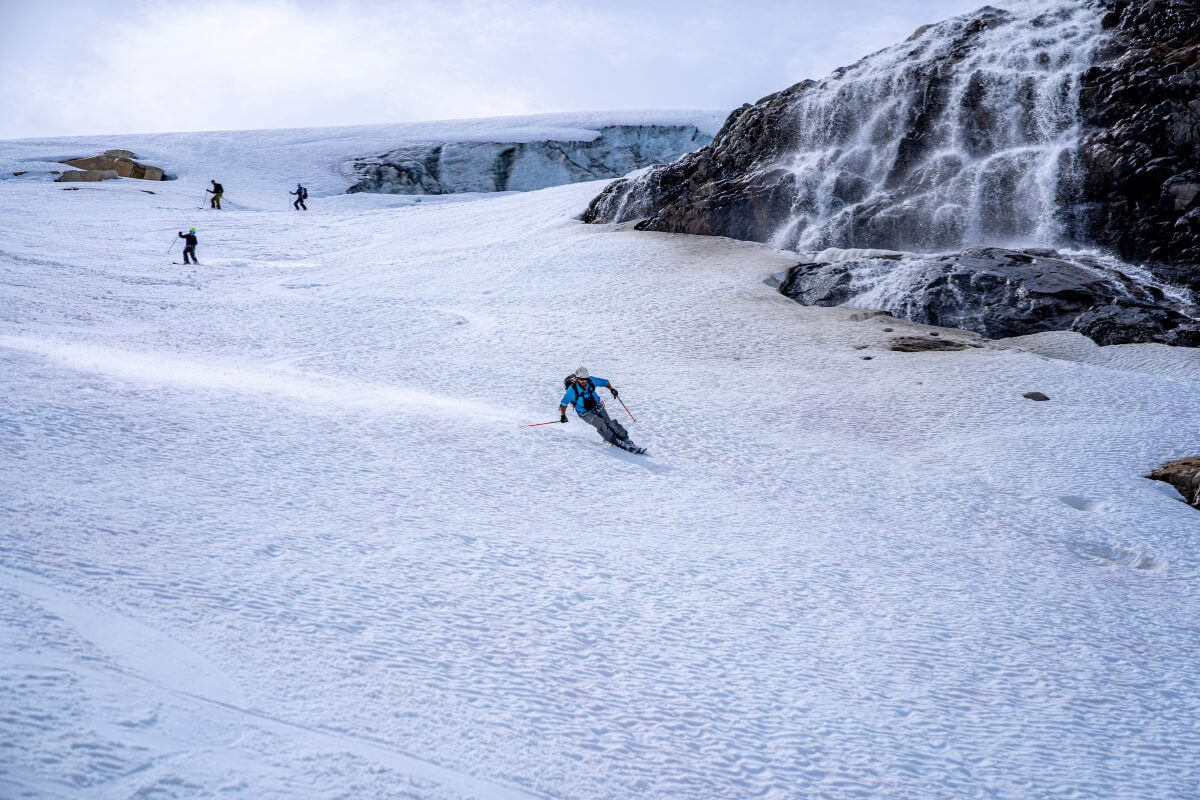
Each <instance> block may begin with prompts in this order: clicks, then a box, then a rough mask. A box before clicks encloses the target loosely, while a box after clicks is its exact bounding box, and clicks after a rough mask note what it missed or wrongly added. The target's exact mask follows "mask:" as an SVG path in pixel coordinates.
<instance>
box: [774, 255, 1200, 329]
mask: <svg viewBox="0 0 1200 800" xmlns="http://www.w3.org/2000/svg"><path fill="white" fill-rule="evenodd" d="M779 291H780V292H781V293H782V294H784V295H786V296H788V297H791V298H792V299H794V300H796V301H797V302H800V303H803V304H805V305H821V306H835V305H852V306H862V307H870V308H882V309H884V310H887V311H889V312H891V313H892V314H894V315H896V316H898V317H904V318H906V319H910V320H912V321H914V322H920V323H924V324H928V325H940V326H946V327H954V328H962V329H964V330H969V331H974V332H975V333H978V334H980V335H982V336H986V337H989V338H1002V337H1008V336H1023V335H1027V334H1031V333H1041V332H1043V331H1059V330H1076V331H1079V332H1080V333H1083V334H1084V335H1086V336H1090V337H1091V338H1092V339H1094V340H1095V341H1096V342H1097V343H1099V344H1124V343H1129V342H1162V343H1165V344H1173V345H1188V346H1196V345H1200V322H1197V321H1195V320H1193V319H1192V318H1190V317H1189V316H1187V315H1186V314H1185V313H1184V311H1183V310H1182V309H1178V308H1174V307H1172V305H1171V303H1170V302H1169V301H1167V299H1166V298H1165V297H1164V295H1163V293H1162V292H1161V291H1159V290H1157V289H1155V288H1154V287H1149V286H1145V285H1142V284H1140V283H1138V282H1136V281H1135V280H1133V279H1132V278H1130V277H1129V276H1128V275H1125V274H1124V273H1122V272H1121V271H1120V270H1119V269H1118V268H1117V267H1116V266H1115V265H1114V264H1113V263H1109V262H1104V261H1101V260H1099V259H1096V258H1090V257H1086V256H1083V257H1080V256H1076V257H1073V258H1071V259H1068V258H1065V257H1063V256H1061V255H1059V254H1058V253H1056V252H1055V251H1052V250H1006V249H1003V248H995V247H981V248H971V249H968V250H964V251H962V252H960V253H954V254H950V255H938V256H919V255H909V256H906V257H904V258H901V259H899V260H897V259H895V258H894V257H889V258H870V257H869V258H857V259H849V260H844V261H838V262H834V263H815V264H799V265H797V266H795V267H792V269H791V270H789V271H788V274H787V277H786V279H784V280H783V281H782V283H781V285H780V287H779Z"/></svg>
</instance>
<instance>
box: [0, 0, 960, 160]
mask: <svg viewBox="0 0 1200 800" xmlns="http://www.w3.org/2000/svg"><path fill="white" fill-rule="evenodd" d="M983 4H984V0H893V1H892V2H885V0H793V1H792V2H782V1H780V0H680V2H675V1H674V0H669V1H667V2H653V0H592V1H591V2H575V1H574V0H488V1H487V2H482V1H481V0H392V1H391V2H385V0H196V2H189V0H0V138H17V137H33V136H38V137H41V136H62V135H70V134H92V133H94V134H107V133H131V132H157V131H194V130H226V129H241V128H281V127H298V126H309V125H313V126H317V125H349V124H358V123H371V122H404V121H409V120H425V119H447V118H458V117H482V116H495V115H501V114H526V113H538V112H546V111H580V110H602V109H626V108H655V109H658V108H664V109H667V108H700V109H708V108H712V109H732V108H734V107H736V106H738V105H740V104H741V103H743V102H748V101H749V102H752V101H754V100H756V99H758V98H759V97H761V96H762V95H765V94H768V93H770V92H773V91H775V90H777V89H781V88H783V87H785V86H788V85H790V84H792V83H795V82H796V81H798V80H801V79H803V78H820V77H822V76H824V75H825V74H827V73H828V72H829V71H830V70H832V69H833V68H835V67H838V66H841V65H844V64H848V63H851V62H853V61H856V60H857V59H858V58H860V57H862V56H864V55H866V54H867V53H869V52H873V51H875V50H878V49H880V48H882V47H886V46H888V45H890V44H894V43H896V42H898V41H900V40H902V39H904V38H906V37H907V36H908V35H909V34H910V33H912V31H913V29H915V28H916V27H917V26H918V25H921V24H924V23H927V22H936V21H938V20H941V19H944V18H946V17H948V16H952V15H955V14H960V13H963V12H966V11H970V10H972V9H974V8H977V7H978V6H980V5H983Z"/></svg>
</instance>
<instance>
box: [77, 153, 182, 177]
mask: <svg viewBox="0 0 1200 800" xmlns="http://www.w3.org/2000/svg"><path fill="white" fill-rule="evenodd" d="M136 158H137V156H136V155H134V154H133V153H131V152H130V151H128V150H107V151H105V152H104V154H103V155H98V156H89V157H87V158H72V159H69V160H67V161H63V162H62V163H64V164H69V165H70V166H72V167H78V168H79V170H78V171H71V170H68V171H66V172H64V173H63V174H62V177H60V178H59V179H58V180H59V181H60V182H64V181H93V180H110V179H111V178H137V179H139V180H144V181H161V180H166V176H165V175H164V173H163V171H162V169H160V168H159V167H152V166H150V165H148V164H139V163H138V162H137V161H135V160H134V159H136ZM108 173H113V174H111V175H110V174H108Z"/></svg>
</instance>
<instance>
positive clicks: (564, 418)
mask: <svg viewBox="0 0 1200 800" xmlns="http://www.w3.org/2000/svg"><path fill="white" fill-rule="evenodd" d="M558 421H559V422H566V421H567V415H566V414H563V415H562V416H561V417H559V418H558Z"/></svg>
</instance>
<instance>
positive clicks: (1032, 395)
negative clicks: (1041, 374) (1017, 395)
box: [1021, 392, 1050, 400]
mask: <svg viewBox="0 0 1200 800" xmlns="http://www.w3.org/2000/svg"><path fill="white" fill-rule="evenodd" d="M1021 397H1024V398H1025V399H1026V400H1049V399H1050V398H1049V397H1047V396H1046V395H1044V394H1042V393H1041V392H1026V393H1025V394H1023V395H1021Z"/></svg>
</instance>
